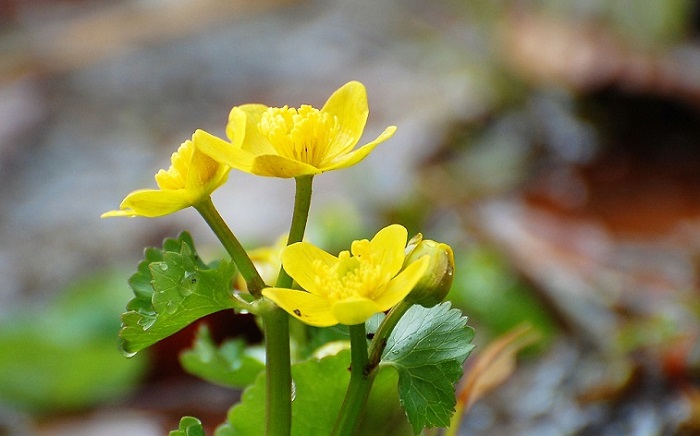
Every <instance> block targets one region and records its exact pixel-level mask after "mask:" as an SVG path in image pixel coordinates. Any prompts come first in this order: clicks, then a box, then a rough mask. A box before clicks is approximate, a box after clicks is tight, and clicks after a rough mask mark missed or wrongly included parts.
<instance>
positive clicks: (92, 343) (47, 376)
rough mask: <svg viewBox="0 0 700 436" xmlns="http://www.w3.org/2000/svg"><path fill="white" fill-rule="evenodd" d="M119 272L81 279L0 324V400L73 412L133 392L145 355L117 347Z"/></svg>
mask: <svg viewBox="0 0 700 436" xmlns="http://www.w3.org/2000/svg"><path fill="white" fill-rule="evenodd" d="M128 294H129V292H128V286H126V285H125V283H124V275H123V273H109V274H104V275H98V276H94V277H90V278H87V279H83V280H81V281H80V282H77V283H76V284H74V285H73V286H71V287H70V288H68V289H66V290H65V291H63V292H61V293H60V297H59V298H58V299H57V300H56V301H54V302H53V303H52V304H50V305H49V306H48V307H45V308H42V309H37V310H23V311H19V312H18V313H16V314H15V315H14V316H12V317H10V318H8V319H5V320H3V321H2V323H0V350H2V352H0V403H4V404H6V405H8V406H10V407H13V408H19V409H23V410H28V411H33V412H47V411H60V410H76V409H80V408H84V407H88V406H92V405H95V404H97V403H100V402H104V401H107V400H110V399H114V398H117V397H119V396H122V395H124V394H126V393H128V392H129V391H130V390H132V389H133V388H134V387H135V385H136V384H137V382H138V381H139V380H140V378H141V376H142V374H143V373H144V370H145V368H146V359H145V356H144V357H142V358H139V359H133V360H127V359H124V356H122V355H121V353H119V351H118V349H117V341H116V335H117V333H118V331H119V313H120V312H121V309H120V308H121V307H123V305H124V299H125V298H127V297H128Z"/></svg>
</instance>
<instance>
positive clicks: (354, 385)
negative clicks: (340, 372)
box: [333, 323, 376, 436]
mask: <svg viewBox="0 0 700 436" xmlns="http://www.w3.org/2000/svg"><path fill="white" fill-rule="evenodd" d="M350 355H351V363H350V383H349V384H348V390H347V392H346V393H345V399H344V400H343V405H342V407H341V408H340V413H339V414H338V418H337V420H336V421H335V427H334V428H333V435H334V436H351V435H353V434H355V429H356V428H357V424H358V423H359V422H360V418H361V416H362V412H363V411H364V410H365V405H366V404H367V399H368V398H369V393H370V391H371V390H372V383H374V376H375V374H376V372H374V371H371V370H370V368H369V367H368V363H369V359H368V354H367V335H366V333H365V324H364V323H363V324H357V325H351V326H350Z"/></svg>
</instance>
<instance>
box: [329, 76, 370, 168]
mask: <svg viewBox="0 0 700 436" xmlns="http://www.w3.org/2000/svg"><path fill="white" fill-rule="evenodd" d="M321 112H326V113H329V114H331V115H333V116H335V117H336V119H337V122H338V127H339V129H338V132H337V133H336V135H335V137H334V138H333V140H332V142H331V144H330V147H329V149H328V155H330V156H338V155H339V154H341V153H345V152H348V151H350V150H352V148H353V147H354V146H355V144H357V142H358V141H359V140H360V137H361V136H362V132H363V131H364V129H365V124H366V123H367V116H368V115H369V108H368V106H367V91H366V90H365V86H364V85H363V84H362V83H360V82H348V83H346V84H345V85H343V86H341V87H340V88H339V89H338V90H336V91H335V92H334V93H333V94H332V95H331V96H330V97H329V98H328V101H326V104H325V105H323V108H322V109H321Z"/></svg>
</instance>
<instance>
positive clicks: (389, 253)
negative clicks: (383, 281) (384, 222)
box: [370, 224, 408, 277]
mask: <svg viewBox="0 0 700 436" xmlns="http://www.w3.org/2000/svg"><path fill="white" fill-rule="evenodd" d="M407 239H408V231H407V230H406V228H405V227H404V226H402V225H399V224H392V225H390V226H387V227H384V228H383V229H381V230H380V231H378V232H377V234H376V235H375V236H374V238H372V240H371V241H370V243H371V244H372V253H373V256H375V260H374V262H375V264H377V265H381V266H382V271H385V272H386V273H387V274H388V276H389V277H394V276H395V275H396V274H397V273H398V272H399V271H401V267H402V266H403V260H404V257H405V253H404V249H405V247H406V240H407Z"/></svg>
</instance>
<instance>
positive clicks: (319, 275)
mask: <svg viewBox="0 0 700 436" xmlns="http://www.w3.org/2000/svg"><path fill="white" fill-rule="evenodd" d="M407 237H408V232H407V231H406V229H405V228H404V227H403V226H400V225H398V224H394V225H391V226H388V227H385V228H383V229H382V230H380V231H379V232H378V233H377V234H376V236H375V237H374V238H372V240H371V241H368V240H366V239H364V240H360V241H354V242H353V243H352V245H351V248H350V252H348V251H343V252H341V253H340V255H339V256H338V257H335V256H333V255H331V254H328V253H327V252H325V251H323V250H321V249H320V248H318V247H316V246H314V245H312V244H309V243H307V242H297V243H296V244H292V245H290V246H289V247H287V248H286V249H285V250H284V251H283V252H282V265H283V266H284V269H285V271H287V273H288V274H289V275H290V276H291V277H292V278H293V279H294V280H295V281H296V282H297V284H299V285H300V286H301V287H302V288H304V289H305V291H301V290H296V289H283V288H265V289H263V291H262V292H263V295H264V296H265V297H267V298H269V299H270V300H272V301H274V302H275V303H276V304H277V305H278V306H280V307H281V308H282V309H284V310H285V311H287V312H289V313H290V314H291V315H292V316H294V317H296V318H298V319H299V320H301V321H302V322H304V323H306V324H309V325H313V326H318V327H327V326H332V325H335V324H346V325H355V324H360V323H363V322H365V321H367V319H369V318H370V317H371V316H372V315H374V314H375V313H379V312H384V311H386V310H389V309H390V308H392V307H393V306H395V305H396V304H398V303H399V302H400V301H401V300H403V299H404V298H405V297H406V295H407V294H408V293H409V292H411V289H413V287H414V286H415V284H416V283H417V282H418V280H419V279H420V278H421V277H422V276H423V274H424V273H425V269H426V268H427V267H428V258H427V256H426V257H425V258H423V259H420V260H418V261H416V262H412V263H411V264H410V265H408V266H407V267H406V268H405V269H403V271H402V270H401V268H402V266H403V263H404V257H405V254H404V249H405V247H406V239H407Z"/></svg>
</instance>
